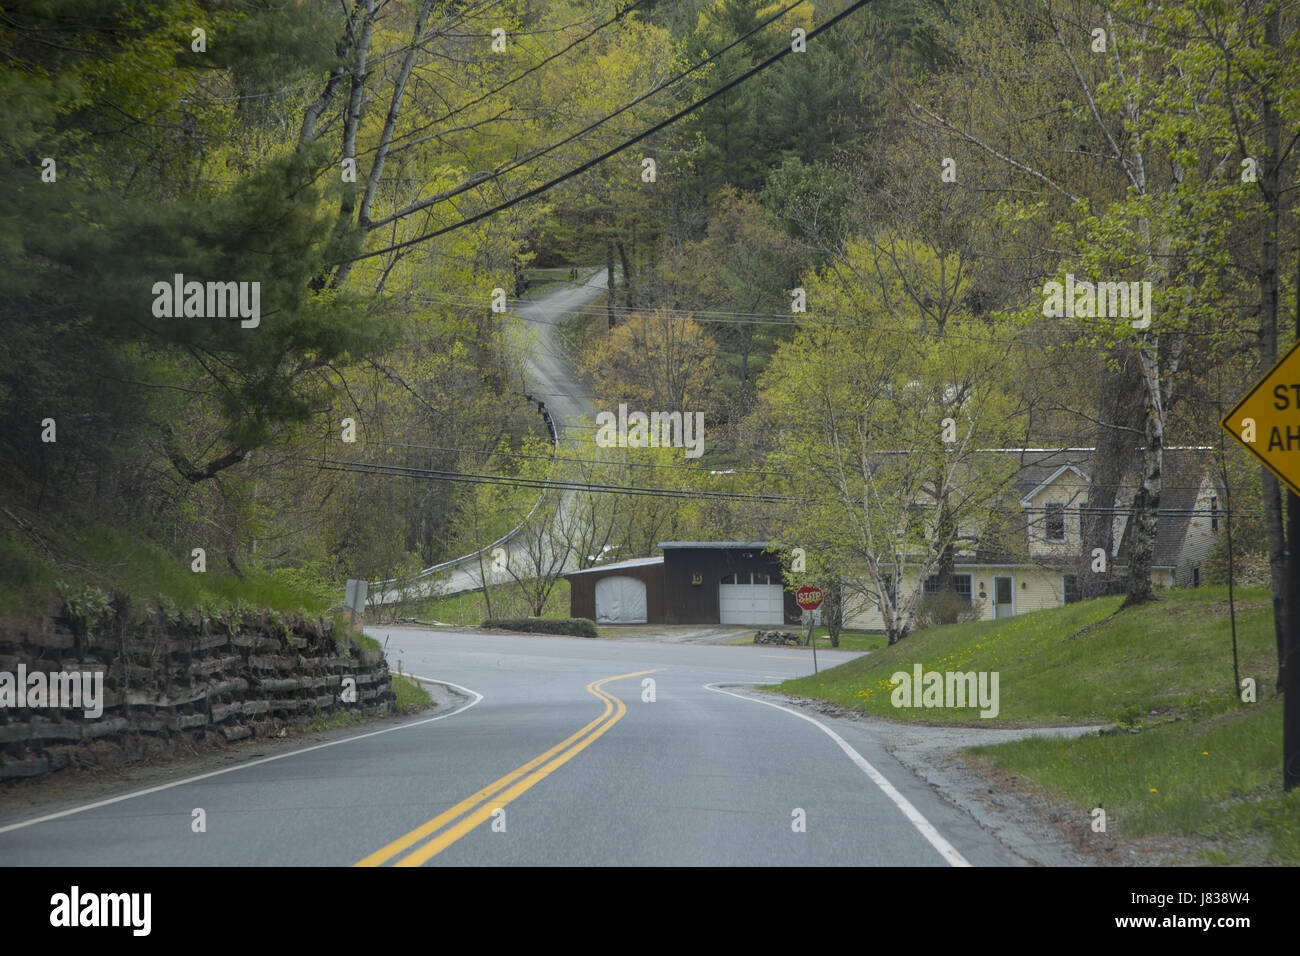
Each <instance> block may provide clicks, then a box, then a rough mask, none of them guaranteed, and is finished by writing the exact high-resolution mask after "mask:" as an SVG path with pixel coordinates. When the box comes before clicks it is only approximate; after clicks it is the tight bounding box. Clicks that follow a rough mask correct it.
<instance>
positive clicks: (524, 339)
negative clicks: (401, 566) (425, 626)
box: [375, 269, 607, 602]
mask: <svg viewBox="0 0 1300 956" xmlns="http://www.w3.org/2000/svg"><path fill="white" fill-rule="evenodd" d="M606 281H607V279H606V275H605V271H604V270H603V269H599V270H594V271H591V270H583V271H582V277H581V279H580V280H579V281H578V282H576V283H570V282H565V283H558V284H556V286H555V287H553V288H550V287H548V288H547V289H546V290H545V291H543V292H541V293H540V294H539V295H537V297H536V298H529V299H517V300H515V301H514V302H512V303H511V308H512V311H513V312H514V314H515V315H516V316H517V317H518V318H519V319H520V329H519V336H518V339H517V346H516V347H517V348H518V350H519V352H520V355H521V356H522V359H523V366H524V381H525V388H526V390H527V393H528V395H530V396H531V397H532V398H534V399H538V400H541V401H543V402H545V403H546V408H547V411H548V412H549V413H550V415H551V421H552V422H553V423H554V425H555V431H556V434H557V435H558V436H559V439H560V446H561V448H564V447H565V446H566V444H567V443H568V442H569V441H572V440H573V439H574V438H575V437H581V436H583V435H585V434H586V429H589V428H590V427H591V421H592V420H593V419H594V418H595V412H594V410H593V408H592V404H591V397H590V396H589V395H588V394H587V392H586V389H584V388H583V386H582V383H581V382H580V381H579V379H578V374H577V372H576V371H575V370H574V368H573V363H572V362H570V361H569V358H568V356H567V355H565V354H564V348H563V344H562V343H561V342H560V339H559V336H558V335H557V333H556V329H557V328H558V327H559V325H560V323H561V322H563V321H565V320H566V319H568V318H569V317H570V316H571V315H572V314H573V313H575V312H577V311H580V310H581V309H582V308H583V307H584V306H586V305H588V304H589V303H590V302H592V301H593V300H594V299H596V298H598V297H599V296H600V295H601V294H602V293H604V292H606V291H607V288H606ZM584 417H585V418H586V420H587V421H586V423H585V426H584V425H582V424H578V423H579V421H580V419H583V418H584ZM565 453H566V452H563V451H562V452H561V454H565ZM566 500H567V499H566ZM484 543H485V544H486V543H487V542H484ZM504 550H505V553H506V560H507V561H508V562H513V563H514V565H515V566H518V565H519V564H523V565H524V566H527V564H528V562H527V556H526V555H522V556H521V555H516V554H515V548H514V547H513V546H512V544H511V543H510V542H506V544H505V546H504ZM485 575H486V577H487V580H488V583H489V584H501V583H505V582H509V581H511V580H513V579H512V578H511V576H510V574H509V573H508V572H507V571H505V570H498V569H494V568H493V567H492V561H491V559H485V560H484V562H483V567H482V569H480V567H479V562H478V560H477V558H476V557H475V556H474V555H467V556H465V558H464V559H463V560H462V561H460V562H459V563H457V564H456V565H454V566H453V567H451V568H447V569H446V570H444V571H442V572H439V573H438V574H434V575H430V577H429V578H428V580H427V581H423V582H420V583H419V584H417V585H414V586H412V587H411V588H410V589H409V596H412V597H415V596H427V595H430V594H433V593H439V594H460V593H461V592H464V591H473V590H477V589H478V588H481V587H482V586H483V577H484V576H485ZM375 589H376V590H379V591H380V592H381V599H382V600H383V601H385V602H387V601H391V600H395V599H396V598H398V597H399V596H400V595H401V591H400V590H398V589H386V590H385V589H382V588H379V587H378V586H376V588H375Z"/></svg>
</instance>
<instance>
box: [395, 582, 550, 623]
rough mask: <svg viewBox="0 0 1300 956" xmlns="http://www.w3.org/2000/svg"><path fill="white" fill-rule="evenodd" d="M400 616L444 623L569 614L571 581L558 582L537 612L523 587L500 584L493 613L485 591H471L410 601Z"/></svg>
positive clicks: (399, 612) (493, 599) (494, 596)
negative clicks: (539, 612) (538, 612)
mask: <svg viewBox="0 0 1300 956" xmlns="http://www.w3.org/2000/svg"><path fill="white" fill-rule="evenodd" d="M397 616H398V617H413V618H415V619H416V620H419V621H436V622H438V623H440V624H455V625H458V626H462V627H463V626H470V625H476V624H481V623H483V621H484V620H486V619H487V618H488V617H489V616H491V617H495V618H509V617H550V618H559V617H568V616H569V582H568V581H566V580H564V579H563V578H561V579H560V580H558V581H556V582H555V587H554V588H552V589H551V593H550V596H549V597H548V598H547V599H546V605H545V607H544V608H543V609H542V613H541V614H539V615H535V614H533V613H532V609H531V608H529V607H528V606H527V605H526V603H525V602H524V597H523V595H522V594H521V593H520V591H519V588H518V587H517V586H516V585H514V584H511V585H498V586H494V587H493V588H492V614H491V615H489V614H488V607H487V601H485V600H484V598H483V592H482V591H469V592H466V593H465V594H456V595H453V596H451V597H445V598H422V599H417V600H414V601H409V602H407V603H405V604H403V605H402V607H401V609H400V610H399V611H397Z"/></svg>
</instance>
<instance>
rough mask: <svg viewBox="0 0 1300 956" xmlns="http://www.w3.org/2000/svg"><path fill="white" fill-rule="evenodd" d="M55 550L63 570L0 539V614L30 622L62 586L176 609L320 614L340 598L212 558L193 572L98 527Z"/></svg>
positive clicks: (297, 578)
mask: <svg viewBox="0 0 1300 956" xmlns="http://www.w3.org/2000/svg"><path fill="white" fill-rule="evenodd" d="M60 548H61V550H64V551H67V552H69V553H70V554H71V555H74V557H72V558H71V559H69V560H67V562H66V566H65V567H62V568H60V567H55V566H54V565H53V563H52V562H51V561H49V560H45V559H43V558H42V556H40V555H39V554H38V553H37V552H35V551H34V550H33V549H32V548H31V547H30V546H28V545H27V544H26V543H25V542H22V541H20V540H19V539H17V538H16V536H13V535H4V536H0V616H3V617H5V618H9V619H15V618H29V619H30V618H38V617H41V616H44V615H45V614H47V613H49V612H50V611H51V610H55V609H57V606H58V604H59V600H60V588H59V584H60V582H62V583H63V584H64V585H65V587H70V588H72V589H79V588H84V587H93V588H98V589H99V590H100V591H103V592H105V593H113V592H119V593H121V594H124V595H126V596H127V597H128V598H129V599H130V601H131V603H132V604H133V605H136V606H149V605H152V604H153V603H154V601H155V600H157V599H158V598H159V597H162V598H165V599H167V600H169V601H171V602H172V603H173V604H175V605H176V606H178V607H180V608H193V607H229V606H232V605H236V604H243V605H246V606H249V607H255V608H268V609H271V610H276V611H281V612H295V611H296V612H301V613H304V614H308V615H312V616H320V615H323V614H325V613H326V612H327V611H329V609H330V608H331V607H332V606H334V605H336V604H337V603H338V602H339V598H340V594H339V592H338V589H337V588H334V587H332V586H331V585H330V584H329V583H328V582H324V581H319V580H316V579H313V578H311V577H309V576H308V575H305V574H302V573H300V572H295V571H292V570H288V569H280V570H274V571H266V570H263V569H260V568H247V569H244V575H243V577H240V576H238V575H236V574H235V573H234V571H233V570H231V569H229V568H227V567H224V566H222V565H221V564H219V563H218V562H219V561H220V558H219V557H218V556H217V555H215V554H212V553H209V554H208V555H207V556H206V570H205V571H203V572H197V571H194V570H192V568H191V561H192V558H191V556H190V554H189V553H185V554H172V553H169V552H167V551H165V550H163V549H162V548H160V547H158V546H157V545H154V544H151V543H149V542H146V541H142V540H140V539H138V538H133V537H131V536H130V535H127V534H124V533H123V532H121V531H118V530H116V529H114V528H112V527H109V526H107V525H102V524H101V525H92V526H90V527H89V528H87V529H83V530H80V531H76V532H71V533H69V534H68V535H67V536H66V537H65V538H64V539H63V540H61V541H60Z"/></svg>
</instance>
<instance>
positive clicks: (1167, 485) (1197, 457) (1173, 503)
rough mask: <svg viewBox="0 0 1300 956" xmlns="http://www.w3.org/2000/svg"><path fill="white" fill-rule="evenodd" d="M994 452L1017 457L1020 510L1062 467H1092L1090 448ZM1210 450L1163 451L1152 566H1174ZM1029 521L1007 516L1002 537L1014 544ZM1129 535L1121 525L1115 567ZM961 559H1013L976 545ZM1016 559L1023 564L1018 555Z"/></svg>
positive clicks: (1083, 470)
mask: <svg viewBox="0 0 1300 956" xmlns="http://www.w3.org/2000/svg"><path fill="white" fill-rule="evenodd" d="M999 450H1000V451H1004V452H1005V453H1006V454H1008V455H1015V456H1018V458H1019V462H1020V471H1019V473H1018V474H1017V475H1016V478H1015V480H1014V482H1013V485H1014V493H1015V494H1016V496H1017V497H1018V498H1019V499H1020V503H1021V505H1022V506H1024V505H1026V504H1027V502H1028V500H1029V499H1031V498H1033V497H1034V495H1036V494H1037V493H1038V492H1039V491H1041V490H1042V489H1043V488H1044V487H1045V486H1046V485H1049V484H1050V483H1051V482H1052V481H1053V480H1055V479H1056V477H1058V476H1059V475H1060V474H1061V473H1063V472H1064V471H1066V470H1067V469H1070V468H1073V469H1074V470H1076V471H1078V472H1079V473H1080V474H1082V475H1084V476H1085V477H1087V478H1089V479H1091V478H1092V476H1093V475H1094V474H1095V469H1096V465H1097V460H1096V458H1097V454H1096V449H1094V448H1056V449H1052V448H1034V449H1014V448H1011V449H999ZM1211 450H1212V449H1210V448H1208V447H1204V446H1192V447H1188V446H1171V447H1167V448H1165V450H1164V472H1163V485H1162V489H1163V490H1162V492H1161V495H1160V510H1161V512H1162V513H1161V515H1160V519H1159V521H1158V522H1157V525H1156V541H1155V548H1154V551H1153V553H1152V556H1151V564H1152V566H1153V567H1158V568H1170V567H1175V566H1177V564H1178V556H1179V553H1180V552H1181V551H1182V547H1183V539H1184V537H1186V534H1187V527H1188V524H1189V523H1190V520H1191V517H1192V516H1191V515H1189V514H1188V512H1189V511H1191V510H1192V509H1193V508H1194V507H1195V506H1196V496H1197V494H1198V492H1199V490H1200V487H1201V483H1202V481H1203V480H1204V478H1205V474H1206V470H1207V468H1208V467H1209V465H1210V458H1209V452H1210V451H1211ZM1130 517H1131V515H1130ZM1029 520H1030V516H1029V514H1028V513H1027V512H1026V511H1024V510H1021V511H1019V512H1017V513H1014V514H1011V515H1009V516H1008V523H1007V526H1006V528H1005V529H1004V531H1003V533H1004V534H1006V535H1007V536H1008V539H1009V540H1013V541H1016V542H1017V543H1019V542H1021V541H1024V540H1026V538H1027V536H1028V533H1029V526H1028V522H1029ZM1132 534H1133V522H1132V521H1126V522H1125V523H1124V531H1123V534H1122V537H1121V540H1120V546H1119V550H1118V552H1117V553H1116V554H1115V557H1114V561H1115V563H1116V564H1118V565H1126V564H1128V561H1129V551H1130V549H1131V542H1130V538H1131V537H1132ZM1062 557H1063V558H1065V557H1067V556H1062ZM1076 557H1077V556H1076ZM965 560H966V561H968V562H973V563H978V564H1004V563H1015V562H1016V560H1017V557H1016V555H1015V554H1014V553H1012V552H1008V551H1004V550H1002V549H999V548H997V547H996V546H993V547H981V548H979V549H977V551H976V553H975V556H974V558H973V559H972V558H970V557H969V556H967V557H966V558H965ZM1019 560H1020V561H1023V560H1024V558H1023V555H1021V556H1020V558H1019ZM1039 560H1042V558H1040V559H1039ZM957 563H958V564H961V563H963V559H962V557H958V558H957Z"/></svg>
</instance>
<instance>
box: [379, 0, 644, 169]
mask: <svg viewBox="0 0 1300 956" xmlns="http://www.w3.org/2000/svg"><path fill="white" fill-rule="evenodd" d="M645 2H646V0H635V2H634V3H632V4H631V5H630V6H626V7H622V8H620V9H619V11H618V12H617V13H615V14H614V15H613V16H612V17H610V18H609V19H608V20H606V21H605V22H604V23H600V24H598V25H597V26H596V27H594V28H593V29H591V30H590V31H588V32H587V33H584V34H583V35H582V36H580V37H578V39H576V40H574V41H573V42H572V43H570V44H569V45H568V46H566V47H564V49H562V50H559V51H557V52H555V53H552V54H551V55H550V56H548V57H545V58H543V59H542V60H539V61H538V62H537V63H535V64H534V65H532V66H530V67H529V68H528V69H526V70H524V72H522V73H520V74H519V75H518V76H514V77H511V78H510V79H508V80H506V82H504V83H502V84H501V85H500V86H498V87H495V88H494V89H491V90H488V91H487V92H486V93H484V94H483V95H482V96H479V97H478V98H477V99H473V100H470V101H469V102H468V103H465V104H464V105H463V106H458V107H456V109H454V110H452V111H451V112H449V113H444V114H443V115H442V116H439V117H438V118H437V119H434V120H430V121H429V122H428V123H426V124H425V125H423V126H420V127H417V128H415V129H412V130H408V131H407V132H405V133H403V134H401V136H399V137H397V140H399V141H400V140H403V139H409V138H410V137H411V136H414V135H416V134H418V133H423V132H424V131H425V130H427V129H429V128H430V127H432V126H436V125H437V124H438V123H443V122H446V121H447V120H449V119H451V118H452V117H453V116H457V115H459V114H460V113H463V112H465V110H467V109H469V108H470V107H472V106H477V105H478V104H479V103H482V102H483V101H484V100H485V99H487V98H488V97H489V96H495V95H496V94H497V93H500V92H501V91H502V90H504V89H506V88H508V87H510V86H513V85H514V84H516V83H518V82H519V81H520V80H522V79H524V78H525V77H527V76H529V75H530V74H532V73H535V72H537V71H538V70H540V69H541V68H542V67H543V66H545V65H546V64H547V63H550V62H551V61H552V60H554V59H556V58H558V57H561V56H563V55H564V54H566V53H568V52H569V51H570V50H572V49H573V48H574V47H575V46H578V45H579V44H581V43H586V42H587V41H588V40H589V39H591V38H592V37H593V36H595V35H596V34H597V33H599V32H600V31H601V30H604V29H605V28H606V27H608V26H610V25H611V24H613V23H616V22H618V21H619V20H621V19H623V17H625V16H627V14H629V13H631V12H632V11H633V10H635V9H636V8H637V7H639V6H641V4H643V3H645ZM633 102H635V101H633ZM612 115H614V116H616V115H618V114H612ZM412 145H414V144H406V145H402V146H394V147H393V148H392V149H391V150H390V153H395V152H397V151H398V150H402V149H409V148H410V146H412ZM371 151H372V150H366V151H365V152H367V153H369V152H371ZM362 155H364V153H363V154H362ZM502 172H505V170H502Z"/></svg>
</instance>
